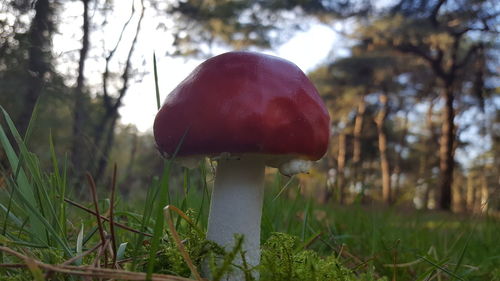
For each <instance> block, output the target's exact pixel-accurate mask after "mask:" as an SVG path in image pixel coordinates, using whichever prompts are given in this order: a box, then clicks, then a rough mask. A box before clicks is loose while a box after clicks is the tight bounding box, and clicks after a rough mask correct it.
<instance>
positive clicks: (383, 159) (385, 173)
mask: <svg viewBox="0 0 500 281" xmlns="http://www.w3.org/2000/svg"><path fill="white" fill-rule="evenodd" d="M380 103H381V105H382V108H381V109H380V111H379V113H378V116H377V117H376V118H375V124H376V125H377V134H378V150H379V154H380V172H381V174H382V200H383V201H384V203H386V204H388V205H390V204H392V194H391V170H390V165H389V157H388V155H387V134H386V132H385V128H384V127H385V120H386V119H387V114H388V111H389V110H388V98H387V95H386V94H382V95H381V96H380Z"/></svg>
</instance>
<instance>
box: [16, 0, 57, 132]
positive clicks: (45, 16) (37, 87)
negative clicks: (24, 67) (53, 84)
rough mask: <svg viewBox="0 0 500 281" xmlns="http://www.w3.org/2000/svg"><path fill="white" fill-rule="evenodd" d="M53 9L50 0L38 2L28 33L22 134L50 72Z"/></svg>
mask: <svg viewBox="0 0 500 281" xmlns="http://www.w3.org/2000/svg"><path fill="white" fill-rule="evenodd" d="M51 15H52V9H51V6H50V3H49V0H38V1H36V3H35V17H34V18H33V21H32V22H31V26H30V29H29V33H28V38H29V42H30V46H29V50H28V72H27V81H26V82H27V85H28V90H27V92H26V93H25V94H24V102H23V107H24V108H23V110H22V111H21V113H20V115H19V117H18V120H17V126H18V129H19V132H20V133H21V134H25V133H26V130H27V129H28V125H29V122H30V119H31V113H32V111H33V109H34V108H35V104H36V103H37V101H38V98H39V97H40V95H41V94H42V90H43V86H44V80H45V75H46V74H47V72H49V70H50V49H51V48H50V45H51V39H52V22H51Z"/></svg>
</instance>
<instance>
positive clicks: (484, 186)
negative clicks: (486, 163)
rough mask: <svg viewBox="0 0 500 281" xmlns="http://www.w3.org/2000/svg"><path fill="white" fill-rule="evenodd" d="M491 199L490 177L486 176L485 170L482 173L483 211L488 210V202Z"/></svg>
mask: <svg viewBox="0 0 500 281" xmlns="http://www.w3.org/2000/svg"><path fill="white" fill-rule="evenodd" d="M489 200H490V193H489V191H488V179H487V177H486V174H485V171H483V172H482V174H481V209H480V210H481V212H482V213H486V212H488V203H489Z"/></svg>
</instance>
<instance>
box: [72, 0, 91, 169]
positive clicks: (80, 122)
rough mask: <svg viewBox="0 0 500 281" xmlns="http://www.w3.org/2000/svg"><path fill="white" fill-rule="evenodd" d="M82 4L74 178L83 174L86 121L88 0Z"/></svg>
mask: <svg viewBox="0 0 500 281" xmlns="http://www.w3.org/2000/svg"><path fill="white" fill-rule="evenodd" d="M82 4H83V27H82V31H83V36H82V48H81V49H80V60H79V62H78V77H77V79H76V88H75V104H74V107H73V140H72V143H71V163H72V166H73V174H74V175H75V176H76V178H80V176H81V175H83V172H85V171H82V167H85V164H84V163H83V157H82V155H83V153H84V147H85V145H84V141H83V137H84V136H83V128H84V126H85V121H86V116H85V115H86V114H85V112H86V110H85V102H84V91H83V90H84V80H85V73H84V71H85V61H86V59H87V53H88V49H89V0H82Z"/></svg>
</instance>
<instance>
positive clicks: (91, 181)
mask: <svg viewBox="0 0 500 281" xmlns="http://www.w3.org/2000/svg"><path fill="white" fill-rule="evenodd" d="M87 180H88V182H89V187H90V193H91V195H92V201H93V203H94V208H95V217H96V219H97V227H98V229H99V236H100V237H101V242H102V244H104V243H106V236H105V235H104V227H103V226H102V221H101V214H100V213H99V201H98V199H97V188H96V185H95V182H94V178H93V177H92V176H91V175H90V174H89V173H87Z"/></svg>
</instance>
